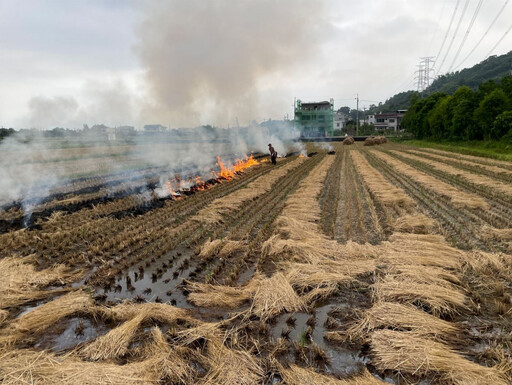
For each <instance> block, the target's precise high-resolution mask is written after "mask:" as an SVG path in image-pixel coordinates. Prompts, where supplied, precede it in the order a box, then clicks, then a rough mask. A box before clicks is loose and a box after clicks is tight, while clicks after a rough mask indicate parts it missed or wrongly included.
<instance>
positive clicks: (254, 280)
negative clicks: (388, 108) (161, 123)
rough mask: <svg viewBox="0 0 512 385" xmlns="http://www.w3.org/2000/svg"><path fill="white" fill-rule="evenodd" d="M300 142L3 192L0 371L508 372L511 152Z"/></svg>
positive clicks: (44, 377)
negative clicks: (11, 194)
mask: <svg viewBox="0 0 512 385" xmlns="http://www.w3.org/2000/svg"><path fill="white" fill-rule="evenodd" d="M307 150H308V152H309V154H310V156H298V154H292V155H291V156H288V157H282V158H279V159H278V161H277V165H272V164H271V162H269V160H268V157H266V156H263V155H261V154H260V155H258V154H257V153H256V154H253V155H252V156H250V155H249V156H247V157H235V156H232V155H230V154H229V153H222V154H220V155H219V156H218V157H217V161H216V162H214V163H215V164H214V166H211V167H206V166H205V165H203V166H202V167H196V168H194V169H187V168H186V167H183V169H182V170H180V172H179V173H177V172H176V169H173V170H172V172H171V170H169V169H166V168H165V167H148V166H147V165H145V164H143V162H142V163H140V162H139V163H137V164H139V165H140V167H138V168H137V170H136V171H135V172H132V173H131V174H130V178H129V182H127V179H126V178H125V175H124V174H123V173H124V169H123V167H120V168H119V170H118V172H116V173H110V174H101V176H98V175H99V173H98V172H97V169H102V168H101V167H99V168H95V166H94V160H93V159H94V158H92V159H91V160H89V161H88V162H86V163H85V166H84V167H85V170H82V171H84V172H85V173H87V172H89V168H90V170H92V171H94V172H95V174H94V175H92V174H91V175H89V176H87V175H80V176H77V177H76V178H74V179H70V180H71V182H69V183H66V184H62V185H59V186H52V187H51V188H49V189H48V192H47V193H46V194H44V195H45V196H44V198H42V197H41V196H38V193H37V190H35V192H34V193H33V195H32V196H31V197H30V199H28V200H27V202H28V203H24V204H22V203H20V202H3V210H2V211H0V231H1V234H0V243H1V259H0V274H1V279H0V381H1V382H2V383H3V384H25V383H32V384H61V383H62V384H64V383H66V384H68V383H76V384H157V383H169V384H225V385H231V384H241V385H245V384H248V385H249V384H287V385H299V384H300V385H302V384H311V385H314V384H346V385H349V384H353V385H356V384H361V385H362V384H381V383H395V384H409V383H422V384H461V385H462V384H508V383H510V382H511V381H512V337H511V336H512V310H511V309H512V304H511V295H512V286H511V282H512V260H511V258H510V254H511V251H512V227H511V223H512V164H510V163H507V162H500V161H494V160H490V159H482V158H477V157H473V156H466V155H458V154H454V153H448V152H442V151H439V150H431V149H413V148H411V147H406V146H403V145H398V144H393V143H381V144H379V145H374V146H364V145H363V144H362V143H358V142H356V143H354V144H353V145H350V146H347V145H343V144H342V143H338V144H335V145H333V148H332V149H329V152H327V151H328V150H326V149H325V148H323V149H322V148H321V147H315V145H314V144H310V147H308V148H307ZM74 156H75V155H73V154H71V155H69V158H70V160H69V162H72V159H73V157H74ZM122 157H123V152H122V151H121V152H120V154H119V155H117V158H116V159H117V160H118V161H119V163H120V164H122V162H123V161H126V162H127V164H130V165H131V163H130V162H132V159H125V160H123V158H122ZM33 161H34V162H37V159H35V160H33ZM60 167H62V169H63V170H67V169H66V167H67V166H66V163H65V161H64V163H62V164H60ZM130 167H131V166H130ZM132 168H133V167H132ZM95 170H96V171H95ZM92 171H91V172H92ZM63 172H64V171H63ZM66 172H68V173H69V172H71V171H69V170H67V171H66ZM73 172H74V171H73ZM73 172H71V173H73ZM107 186H108V188H107ZM41 194H42V193H41Z"/></svg>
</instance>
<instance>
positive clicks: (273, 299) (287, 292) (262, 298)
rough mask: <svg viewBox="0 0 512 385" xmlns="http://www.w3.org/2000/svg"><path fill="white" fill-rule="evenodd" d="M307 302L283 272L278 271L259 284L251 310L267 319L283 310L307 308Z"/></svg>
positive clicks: (290, 310)
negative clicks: (296, 291)
mask: <svg viewBox="0 0 512 385" xmlns="http://www.w3.org/2000/svg"><path fill="white" fill-rule="evenodd" d="M305 307H306V306H305V302H304V300H303V299H302V298H300V297H299V296H298V295H297V293H295V291H294V290H293V288H292V286H291V285H290V283H289V282H288V280H287V279H286V277H285V276H284V275H283V274H282V273H276V274H275V275H274V276H272V278H268V279H266V280H264V281H263V282H262V284H261V285H259V287H258V290H257V291H256V293H255V294H254V299H253V304H252V307H251V312H252V313H253V314H255V315H256V316H258V317H259V318H260V319H261V320H263V321H266V320H268V319H270V318H273V317H274V316H276V315H278V314H280V313H281V312H283V311H287V312H295V311H301V310H304V309H305Z"/></svg>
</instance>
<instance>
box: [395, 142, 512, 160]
mask: <svg viewBox="0 0 512 385" xmlns="http://www.w3.org/2000/svg"><path fill="white" fill-rule="evenodd" d="M401 143H403V144H407V145H410V146H415V147H430V148H437V149H439V150H444V151H451V152H456V153H459V154H466V155H474V156H481V157H484V158H492V159H499V160H506V161H509V162H512V144H510V143H507V142H505V141H492V140H488V141H484V140H473V141H466V142H448V141H447V142H445V141H443V142H432V141H429V140H417V139H414V140H404V141H401Z"/></svg>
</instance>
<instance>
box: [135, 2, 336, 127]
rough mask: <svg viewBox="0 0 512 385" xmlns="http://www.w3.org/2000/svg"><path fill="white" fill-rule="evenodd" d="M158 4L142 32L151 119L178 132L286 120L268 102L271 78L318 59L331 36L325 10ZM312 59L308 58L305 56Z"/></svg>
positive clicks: (291, 5) (320, 6)
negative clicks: (264, 118)
mask: <svg viewBox="0 0 512 385" xmlns="http://www.w3.org/2000/svg"><path fill="white" fill-rule="evenodd" d="M304 5H305V2H303V1H296V0H285V1H279V2H275V1H271V0H263V1H247V0H242V1H236V2H233V1H230V0H214V1H201V0H191V1H168V2H152V3H150V5H149V7H148V9H147V10H146V16H145V21H144V22H143V23H142V25H141V26H140V27H139V28H138V34H139V37H140V41H139V43H138V44H137V50H136V52H137V54H138V55H139V57H140V59H141V61H142V65H143V67H144V68H146V79H147V83H148V86H149V90H150V95H151V96H152V97H153V98H154V104H153V105H151V106H148V109H147V111H146V113H147V114H148V115H149V116H158V117H160V119H161V120H163V121H171V122H174V123H173V125H174V126H175V125H178V126H180V125H186V124H190V123H191V122H193V123H194V124H200V123H202V122H205V121H213V122H222V123H223V124H225V122H234V120H235V118H236V117H238V118H239V119H240V120H241V121H242V122H244V123H246V122H249V121H251V120H252V119H253V118H254V117H255V116H261V115H262V113H263V112H265V113H267V114H269V115H270V116H274V115H281V114H282V111H283V109H282V103H279V102H278V101H277V100H275V99H274V98H272V99H270V100H265V99H262V98H261V96H260V88H261V87H263V86H264V84H263V83H264V81H265V78H267V77H269V76H271V75H273V74H279V73H282V72H287V73H288V74H289V73H290V72H292V73H293V71H294V70H296V69H299V68H300V66H301V65H302V66H303V65H305V64H306V63H307V62H308V60H310V59H311V58H314V57H316V56H319V55H320V54H321V52H320V45H319V44H317V42H318V41H322V40H323V39H324V38H325V37H326V36H327V30H326V26H327V25H328V24H327V23H326V20H324V17H323V15H324V12H325V9H324V2H323V1H317V2H315V7H314V8H315V17H313V18H312V17H310V16H311V8H310V7H306V6H304ZM305 52H307V55H305Z"/></svg>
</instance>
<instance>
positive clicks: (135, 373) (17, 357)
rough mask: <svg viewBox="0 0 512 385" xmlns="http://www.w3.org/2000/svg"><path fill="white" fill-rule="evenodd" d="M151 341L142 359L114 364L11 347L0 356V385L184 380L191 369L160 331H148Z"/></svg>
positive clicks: (95, 384)
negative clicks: (0, 378) (152, 340)
mask: <svg viewBox="0 0 512 385" xmlns="http://www.w3.org/2000/svg"><path fill="white" fill-rule="evenodd" d="M152 335H153V339H154V342H153V343H152V344H151V345H150V346H149V348H148V349H147V350H146V356H147V357H148V358H147V359H145V360H144V361H141V362H134V363H128V364H124V365H117V364H112V363H102V362H84V361H81V360H79V359H78V358H77V357H75V356H73V355H72V354H71V353H70V354H67V355H64V356H56V355H54V354H52V353H48V352H46V351H41V352H36V351H32V350H28V349H25V350H14V351H10V352H8V353H6V354H4V355H3V356H0V372H1V373H2V384H4V385H14V384H21V383H23V384H29V383H30V384H41V385H53V384H57V385H64V384H71V383H72V384H77V385H107V384H109V385H124V384H127V385H132V384H133V385H135V384H137V385H141V384H148V385H149V384H155V383H160V382H161V381H162V380H166V381H170V382H180V383H183V382H186V381H187V379H188V378H189V377H190V375H191V372H192V368H191V367H189V366H188V365H187V363H186V362H185V361H184V360H183V359H182V358H181V357H180V356H179V355H178V354H177V352H176V351H174V350H171V349H170V348H169V346H168V344H167V343H166V341H165V339H164V337H163V335H162V333H161V332H160V330H158V329H156V328H154V329H153V330H152Z"/></svg>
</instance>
